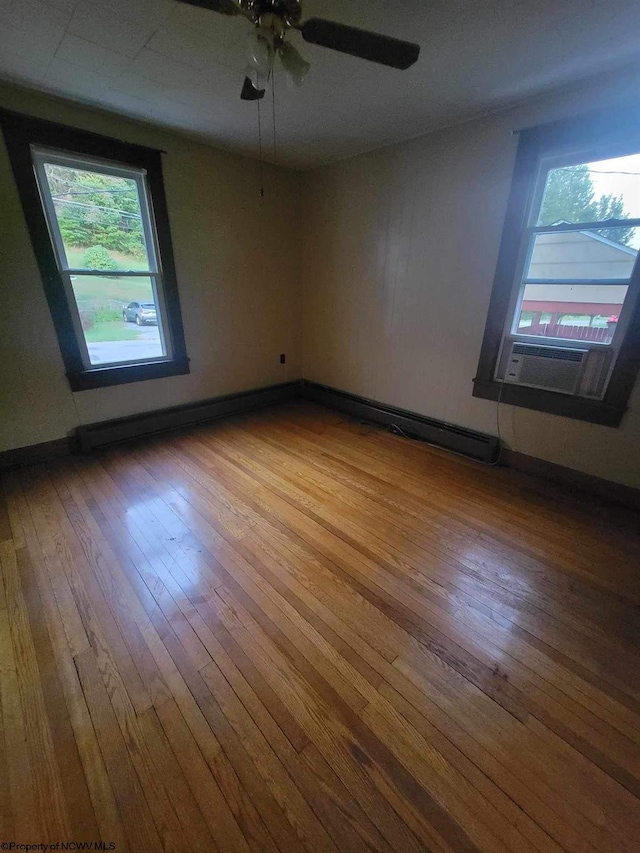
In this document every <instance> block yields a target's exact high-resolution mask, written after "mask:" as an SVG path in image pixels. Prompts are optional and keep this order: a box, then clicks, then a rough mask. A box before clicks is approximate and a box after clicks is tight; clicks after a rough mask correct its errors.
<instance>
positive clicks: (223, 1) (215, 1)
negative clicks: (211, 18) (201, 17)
mask: <svg viewBox="0 0 640 853" xmlns="http://www.w3.org/2000/svg"><path fill="white" fill-rule="evenodd" d="M178 2H180V3H186V4H187V5H188V6H199V7H200V8H201V9H209V10H210V11H211V12H219V13H220V14H221V15H239V14H240V12H241V10H240V9H239V8H238V6H237V5H236V4H235V2H234V0H178Z"/></svg>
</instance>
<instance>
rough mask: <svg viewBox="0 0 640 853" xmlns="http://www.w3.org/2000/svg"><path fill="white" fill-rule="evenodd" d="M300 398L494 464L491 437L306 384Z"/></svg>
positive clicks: (495, 451)
mask: <svg viewBox="0 0 640 853" xmlns="http://www.w3.org/2000/svg"><path fill="white" fill-rule="evenodd" d="M300 396H302V397H304V398H305V399H307V400H312V401H313V402H315V403H320V404H321V405H323V406H329V407H330V408H332V409H338V410H339V411H341V412H346V413H347V414H349V415H353V416H354V417H356V418H360V419H362V420H364V421H373V422H374V423H379V424H386V425H388V426H391V425H395V426H398V427H400V429H401V430H402V431H403V432H404V433H406V434H407V435H409V436H411V437H412V438H419V439H422V440H423V441H428V442H430V443H431V444H437V445H439V446H440V447H444V448H446V449H447V450H454V451H455V452H456V453H462V454H464V455H465V456H470V457H471V458H472V459H478V460H480V461H481V462H495V461H496V459H497V458H498V455H499V451H500V442H499V440H498V439H497V438H496V437H495V436H493V435H486V434H485V433H482V432H475V430H471V429H465V428H464V427H459V426H456V425H455V424H449V423H446V421H439V420H436V419H435V418H427V417H424V415H418V414H416V413H415V412H409V411H407V410H406V409H397V408H395V407H394V406H387V405H385V404H384V403H379V402H378V401H377V400H368V399H367V398H366V397H358V396H356V395H355V394H348V393H346V392H345V391H338V390H336V389H335V388H329V387H328V386H326V385H318V384H317V383H315V382H307V381H306V380H302V382H301V383H300Z"/></svg>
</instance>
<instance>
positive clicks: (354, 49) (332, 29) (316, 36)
mask: <svg viewBox="0 0 640 853" xmlns="http://www.w3.org/2000/svg"><path fill="white" fill-rule="evenodd" d="M299 29H300V32H301V33H302V38H303V39H304V40H305V41H308V42H309V43H310V44H319V45H321V46H322V47H330V48H331V49H332V50H339V51H340V52H341V53H348V54H350V55H351V56H358V57H360V59H368V60H370V61H371V62H378V63H379V64H380V65H389V66H390V67H391V68H401V69H405V68H408V67H409V66H410V65H413V63H414V62H415V61H416V60H417V58H418V55H419V53H420V45H417V44H412V43H411V42H408V41H401V40H400V39H394V38H391V37H390V36H382V35H379V34H378V33H370V32H368V31H367V30H360V29H358V28H357V27H347V26H346V25H345V24H336V23H335V22H334V21H325V20H323V19H322V18H309V20H308V21H305V22H304V24H302V26H301V27H299Z"/></svg>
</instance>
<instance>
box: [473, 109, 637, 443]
mask: <svg viewBox="0 0 640 853" xmlns="http://www.w3.org/2000/svg"><path fill="white" fill-rule="evenodd" d="M596 145H597V146H598V147H600V146H602V147H605V148H606V146H609V145H610V146H619V145H623V146H628V147H629V149H630V151H631V149H635V151H640V112H639V111H638V109H637V106H636V105H633V106H625V107H624V108H616V109H615V110H606V111H599V112H594V113H590V114H588V115H583V116H578V117H576V118H572V119H567V120H563V121H557V122H551V123H549V124H544V125H540V126H539V127H534V128H528V129H526V130H523V131H521V132H520V142H519V145H518V152H517V156H516V162H515V167H514V173H513V180H512V184H511V193H510V196H509V201H508V204H507V212H506V216H505V224H504V229H503V232H502V240H501V243H500V251H499V254H498V262H497V266H496V273H495V277H494V282H493V290H492V293H491V300H490V302H489V311H488V314H487V322H486V326H485V330H484V338H483V341H482V348H481V350H480V359H479V362H478V369H477V374H476V377H475V379H474V381H473V396H474V397H481V398H483V399H487V400H498V399H501V401H502V402H504V403H508V404H510V405H513V406H521V407H523V408H527V409H536V410H538V411H542V412H550V413H552V414H555V415H563V416H564V417H568V418H575V419H578V420H584V421H591V422H592V423H598V424H604V425H606V426H612V427H615V426H618V425H619V424H620V421H621V420H622V417H623V415H624V413H625V411H626V410H627V402H628V399H629V396H630V394H631V391H632V390H633V386H634V383H635V381H636V377H637V375H638V372H639V370H640V299H638V300H637V301H636V305H635V309H634V312H633V315H632V317H631V320H630V323H629V327H628V329H627V333H626V335H625V338H624V341H623V342H622V344H621V346H620V351H619V354H618V358H617V361H616V364H615V367H614V369H613V372H612V374H611V378H610V380H609V385H608V387H607V391H606V393H605V396H604V399H602V400H590V399H586V398H584V397H577V396H574V395H570V394H561V393H556V392H553V391H544V390H539V389H536V388H526V387H524V386H518V385H511V384H509V383H502V382H500V381H497V380H496V379H495V378H494V375H495V370H496V364H497V359H498V356H499V353H500V346H501V344H502V337H503V333H504V326H505V322H506V319H507V311H508V310H509V301H510V297H511V292H512V288H513V286H514V278H515V273H516V266H517V262H518V253H519V250H520V241H521V238H522V232H523V229H524V227H525V224H526V217H527V215H528V211H529V209H530V205H531V202H532V194H533V192H534V189H535V182H536V176H537V170H538V165H539V162H540V159H541V158H542V157H545V156H548V155H549V154H553V153H556V152H559V153H561V152H562V151H565V150H566V151H570V150H572V149H573V150H577V149H579V148H581V147H585V148H587V147H589V146H596ZM639 276H640V263H637V264H636V267H635V269H634V272H633V277H632V281H633V283H634V285H635V284H636V283H637V279H638V277H639Z"/></svg>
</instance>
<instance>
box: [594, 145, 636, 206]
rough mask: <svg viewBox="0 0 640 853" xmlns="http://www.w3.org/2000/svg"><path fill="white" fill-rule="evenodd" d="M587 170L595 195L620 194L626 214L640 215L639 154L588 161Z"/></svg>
mask: <svg viewBox="0 0 640 853" xmlns="http://www.w3.org/2000/svg"><path fill="white" fill-rule="evenodd" d="M589 170H590V172H591V180H592V181H593V187H594V189H595V193H596V196H601V195H608V194H609V193H611V194H613V195H621V196H622V197H623V199H624V209H625V212H626V214H627V216H632V217H640V154H631V155H630V156H629V157H617V158H616V159H615V160H599V161H598V162H597V163H589ZM627 173H631V174H627Z"/></svg>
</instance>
